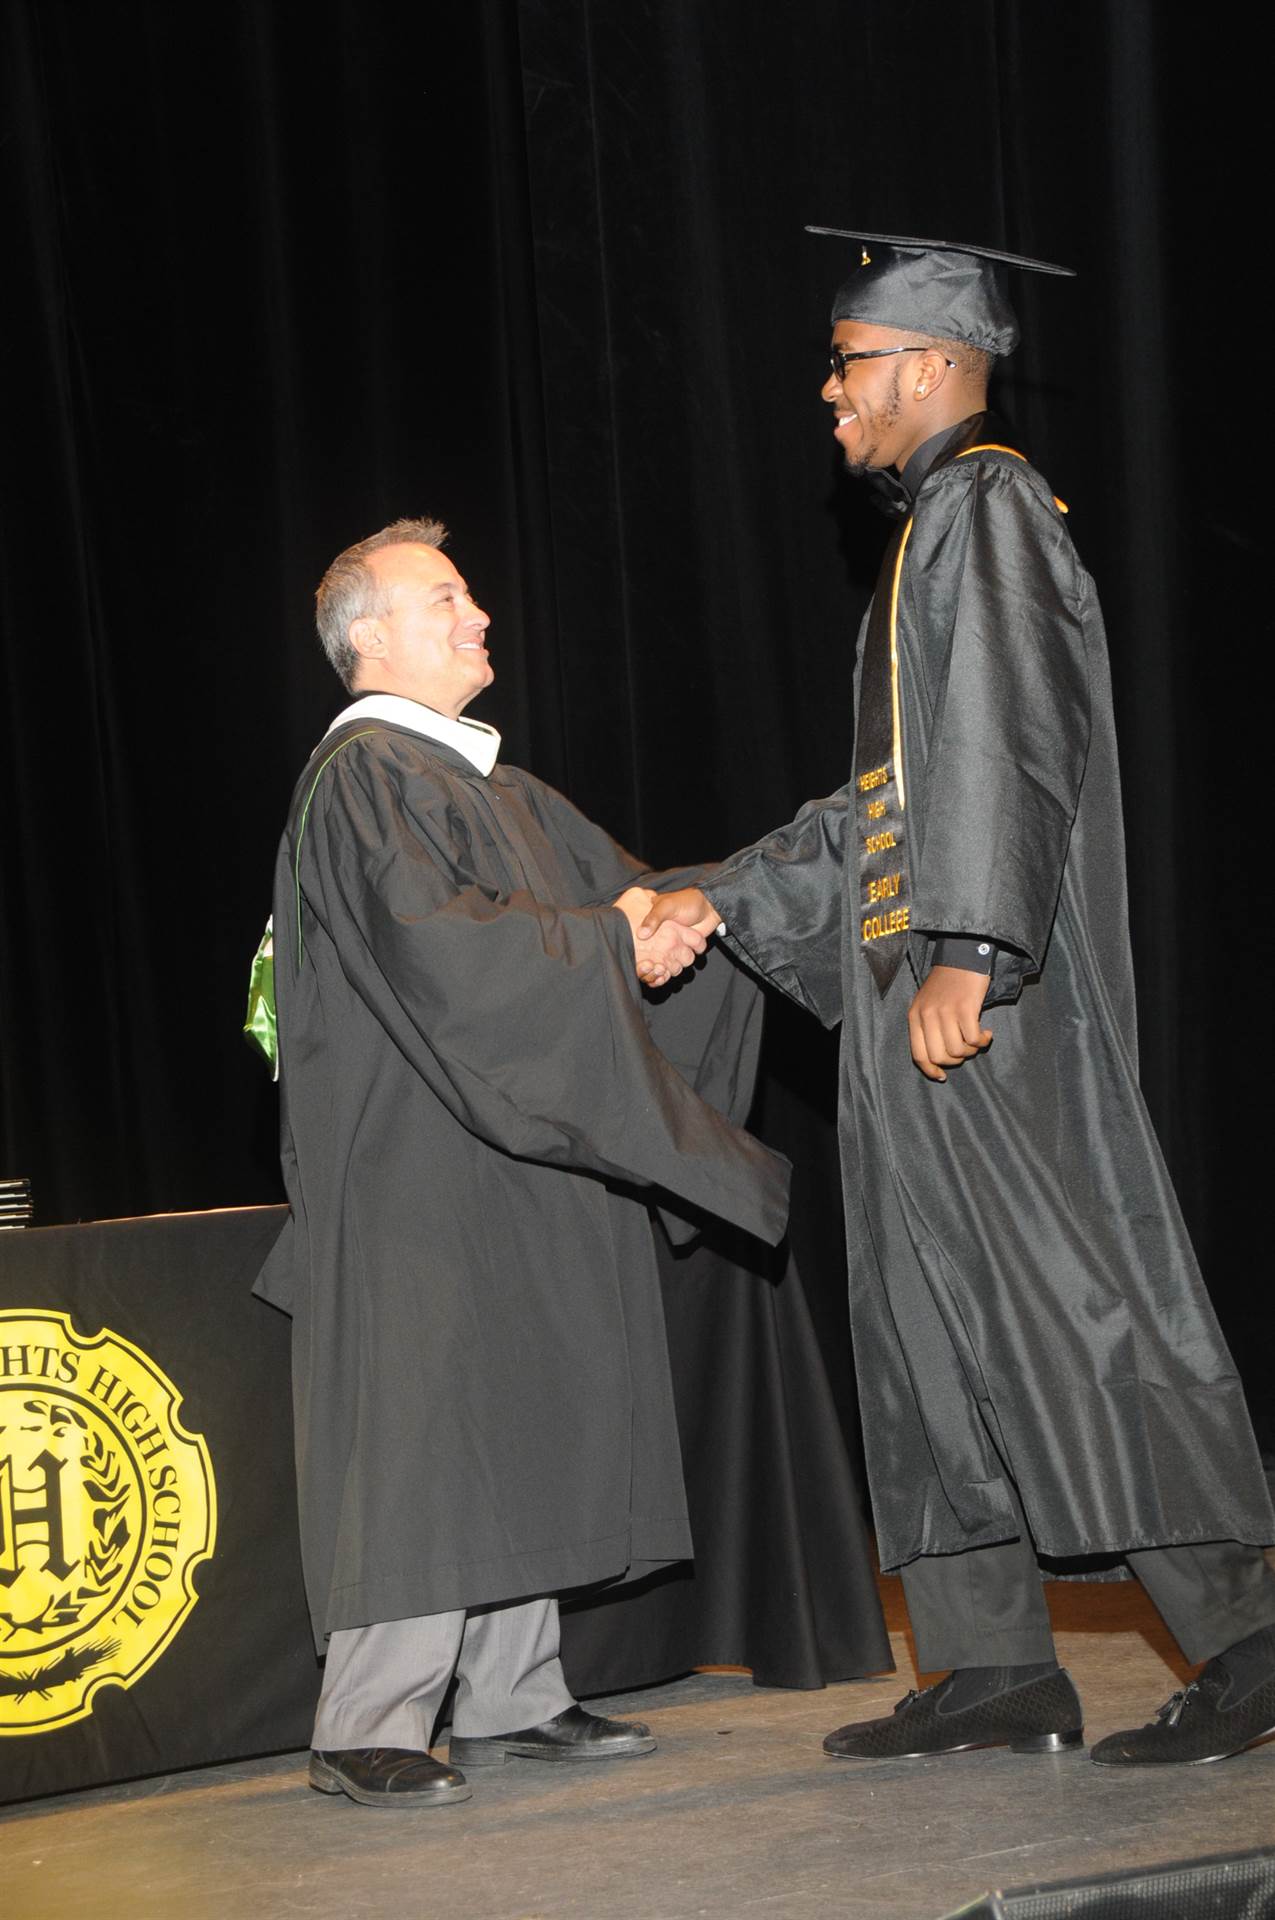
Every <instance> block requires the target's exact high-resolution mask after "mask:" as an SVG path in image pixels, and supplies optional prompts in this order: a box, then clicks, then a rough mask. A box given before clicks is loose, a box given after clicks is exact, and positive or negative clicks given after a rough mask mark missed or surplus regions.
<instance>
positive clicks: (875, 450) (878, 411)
mask: <svg viewBox="0 0 1275 1920" xmlns="http://www.w3.org/2000/svg"><path fill="white" fill-rule="evenodd" d="M902 416H903V376H902V371H901V369H900V367H899V364H898V362H897V361H896V362H895V364H894V369H893V372H892V374H891V378H890V390H889V392H888V393H887V394H886V396H885V399H884V400H883V401H882V402H881V405H880V406H879V407H875V408H874V409H873V413H872V431H873V438H872V440H871V441H868V442H867V444H866V445H865V446H864V448H863V451H862V453H858V454H852V453H847V455H846V472H847V473H853V474H855V475H856V476H858V475H860V474H864V473H874V472H876V471H878V470H879V469H880V468H881V467H888V466H889V465H890V461H889V459H888V458H887V459H884V460H882V459H879V458H878V455H879V454H880V451H881V435H882V434H883V433H888V432H889V431H890V428H891V427H897V426H898V424H899V421H900V419H901V418H902Z"/></svg>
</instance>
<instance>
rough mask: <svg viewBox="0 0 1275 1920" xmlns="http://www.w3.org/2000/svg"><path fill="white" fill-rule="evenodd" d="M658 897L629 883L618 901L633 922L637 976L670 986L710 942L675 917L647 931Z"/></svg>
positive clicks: (648, 984)
mask: <svg viewBox="0 0 1275 1920" xmlns="http://www.w3.org/2000/svg"><path fill="white" fill-rule="evenodd" d="M658 899H659V895H658V894H656V893H653V892H652V891H651V889H650V888H649V887H629V888H628V889H627V890H626V891H625V892H624V893H622V894H621V895H620V897H619V899H618V900H616V901H615V902H614V905H615V906H617V907H618V908H619V910H620V912H621V913H622V914H623V915H624V917H625V919H626V920H627V921H628V923H629V930H630V932H631V933H632V935H633V954H634V962H635V964H636V967H637V976H638V979H639V980H640V981H641V982H642V984H643V986H645V987H663V986H667V984H668V982H669V981H670V980H671V979H673V978H674V977H675V976H676V975H677V974H679V973H681V971H682V969H683V967H690V966H693V965H694V964H695V962H696V960H697V959H698V958H699V956H700V954H702V953H703V952H704V950H705V948H706V947H707V945H708V941H707V939H706V937H705V935H704V934H703V933H702V932H700V931H699V930H698V929H697V928H695V927H692V926H683V925H681V924H680V923H679V922H677V921H676V920H672V919H670V921H669V924H668V925H667V926H660V925H659V924H658V923H657V924H655V925H654V927H653V929H652V931H651V932H649V933H647V931H646V922H647V921H648V920H650V917H651V910H652V906H653V904H654V902H655V901H656V900H658Z"/></svg>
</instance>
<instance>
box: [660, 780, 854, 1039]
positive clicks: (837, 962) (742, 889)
mask: <svg viewBox="0 0 1275 1920" xmlns="http://www.w3.org/2000/svg"><path fill="white" fill-rule="evenodd" d="M849 817H850V788H849V787H848V786H846V787H842V788H840V789H839V791H838V792H836V793H833V794H829V795H828V797H827V798H826V799H823V800H811V801H809V802H808V803H807V805H806V806H804V807H803V808H802V809H801V812H800V813H799V814H798V815H797V817H796V819H795V820H793V821H791V822H790V823H789V825H788V826H786V827H780V828H778V829H777V830H776V831H775V832H774V833H769V834H767V835H766V837H765V838H764V839H762V840H757V841H755V842H754V843H753V845H752V846H751V847H745V848H744V849H743V850H742V852H740V853H735V854H732V855H731V856H730V858H729V859H728V860H725V861H723V862H722V864H721V866H720V867H717V868H715V869H710V870H709V872H708V874H707V876H706V878H705V880H704V882H703V885H704V889H705V891H706V892H707V894H708V897H709V898H710V900H711V901H712V903H713V905H714V906H715V907H716V908H717V911H718V912H719V913H720V914H721V916H722V919H723V920H724V921H725V923H726V930H727V931H726V944H727V946H728V947H730V948H731V949H732V951H734V952H735V953H737V954H738V955H739V957H740V958H741V959H742V960H743V961H744V962H745V963H746V964H747V965H748V966H750V967H751V968H752V969H753V970H754V972H756V973H760V974H763V975H764V976H765V978H766V979H768V980H770V981H771V982H772V983H773V984H774V985H775V986H776V987H778V988H779V989H780V991H781V992H783V993H786V994H787V995H788V997H789V999H791V1000H795V1001H796V1002H797V1005H798V1006H799V1007H804V1008H805V1009H806V1011H807V1012H808V1013H813V1014H814V1015H815V1018H816V1019H818V1020H821V1021H822V1022H823V1024H824V1026H826V1027H835V1026H836V1025H837V1023H838V1021H839V1020H840V1019H841V1016H842V984H841V911H842V893H843V891H844V887H845V859H846V846H847V839H846V836H847V833H848V831H849V826H848V820H849ZM673 884H677V883H676V882H674V883H673Z"/></svg>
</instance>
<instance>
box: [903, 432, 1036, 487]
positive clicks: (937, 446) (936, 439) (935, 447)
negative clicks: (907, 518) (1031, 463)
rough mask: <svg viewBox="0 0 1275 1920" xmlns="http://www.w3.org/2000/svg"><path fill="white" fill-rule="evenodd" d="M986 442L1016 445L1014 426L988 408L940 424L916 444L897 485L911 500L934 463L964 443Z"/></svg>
mask: <svg viewBox="0 0 1275 1920" xmlns="http://www.w3.org/2000/svg"><path fill="white" fill-rule="evenodd" d="M986 442H992V443H994V444H997V445H1000V446H1005V445H1008V446H1009V447H1010V448H1011V450H1012V449H1013V448H1014V446H1015V439H1014V432H1013V428H1012V427H1009V426H1007V425H1006V423H1005V421H1004V420H1002V419H999V418H998V417H997V415H996V414H994V413H992V412H990V411H987V410H985V411H984V412H982V413H972V414H970V416H969V417H968V419H965V420H958V421H957V423H956V425H955V426H954V427H943V428H941V429H940V430H939V432H938V433H935V434H931V436H930V438H929V439H928V440H925V441H923V442H922V443H921V445H920V446H919V447H918V448H917V450H916V452H915V453H914V454H913V455H912V458H911V459H910V460H909V461H908V463H907V465H906V466H905V467H904V469H903V472H902V473H901V474H900V476H899V485H900V486H901V487H902V488H903V490H904V492H905V493H906V494H907V496H908V499H909V500H910V501H911V500H915V499H916V496H917V494H918V493H919V492H920V491H921V488H922V487H923V486H924V484H925V482H926V481H927V480H928V479H929V477H930V475H931V474H932V473H933V471H934V469H935V467H937V466H942V465H946V463H947V462H948V461H949V460H954V459H955V458H956V457H957V455H958V454H960V453H963V452H964V451H965V449H966V448H967V447H976V446H979V445H980V444H982V443H986ZM1023 458H1024V459H1025V458H1026V455H1024V456H1023Z"/></svg>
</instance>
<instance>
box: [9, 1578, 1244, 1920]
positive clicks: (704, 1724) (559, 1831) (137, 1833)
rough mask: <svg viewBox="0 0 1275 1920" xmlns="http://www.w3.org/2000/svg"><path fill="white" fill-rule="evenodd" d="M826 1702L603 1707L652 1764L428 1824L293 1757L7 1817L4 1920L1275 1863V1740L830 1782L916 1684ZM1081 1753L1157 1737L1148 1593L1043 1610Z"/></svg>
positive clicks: (782, 1897)
mask: <svg viewBox="0 0 1275 1920" xmlns="http://www.w3.org/2000/svg"><path fill="white" fill-rule="evenodd" d="M882 1587H883V1592H884V1594H885V1597H886V1604H887V1610H888V1612H889V1615H890V1624H891V1628H892V1632H893V1637H894V1648H895V1658H896V1660H897V1661H898V1664H899V1669H900V1670H899V1673H898V1674H897V1675H892V1676H889V1677H887V1678H885V1679H881V1680H873V1681H866V1682H865V1681H859V1682H856V1683H854V1684H851V1685H846V1686H839V1687H830V1688H828V1689H827V1690H826V1691H824V1692H822V1693H783V1692H770V1691H762V1690H759V1689H757V1688H755V1687H754V1686H753V1685H752V1683H751V1681H749V1680H748V1679H747V1677H746V1676H744V1675H741V1674H738V1673H708V1674H697V1675H694V1676H692V1677H691V1678H689V1679H687V1680H683V1681H679V1682H677V1683H675V1684H672V1685H669V1686H665V1687H659V1688H655V1689H651V1690H649V1691H647V1692H645V1693H643V1694H639V1695H628V1696H625V1697H623V1698H615V1699H611V1700H608V1701H607V1702H606V1708H607V1711H608V1712H618V1713H630V1712H631V1713H634V1714H641V1715H643V1716H644V1717H647V1718H649V1719H650V1721H651V1722H652V1724H653V1726H654V1729H655V1731H656V1732H657V1734H658V1736H659V1740H660V1748H659V1751H658V1752H657V1753H655V1754H653V1755H651V1756H650V1757H649V1758H646V1759H641V1760H633V1761H628V1762H625V1763H616V1764H614V1765H612V1766H609V1767H599V1768H597V1769H596V1770H593V1769H582V1770H579V1771H576V1770H573V1769H568V1768H561V1769H555V1768H551V1767H546V1766H543V1765H540V1766H537V1765H534V1764H531V1763H529V1762H525V1761H523V1762H516V1763H510V1764H508V1765H506V1766H505V1767H503V1768H502V1769H499V1770H484V1771H483V1772H482V1773H479V1774H476V1775H475V1777H474V1778H475V1793H474V1798H473V1799H472V1800H470V1801H468V1802H466V1803H465V1804H463V1805H460V1806H456V1807H450V1808H445V1809H440V1810H438V1811H436V1812H434V1813H430V1814H426V1815H419V1816H395V1815H391V1814H384V1813H375V1812H365V1811H363V1810H362V1809H360V1808H357V1807H355V1806H354V1805H352V1804H351V1803H350V1802H349V1801H347V1800H344V1799H341V1800H334V1799H329V1798H327V1797H325V1796H320V1795H318V1794H316V1793H313V1792H311V1791H309V1789H308V1788H307V1786H306V1784H305V1773H304V1756H301V1755H292V1754H290V1755H286V1756H282V1757H279V1758H275V1759H270V1760H255V1761H250V1762H245V1763H242V1764H239V1765H234V1766H224V1767H215V1768H209V1769H207V1770H204V1771H202V1772H198V1773H186V1774H180V1775H176V1776H172V1777H168V1778H164V1779H155V1780H150V1781H146V1782H143V1783H140V1784H138V1785H134V1786H131V1787H114V1788H104V1789H101V1790H99V1791H97V1792H93V1793H83V1794H75V1795H70V1796H66V1797H64V1798H61V1799H57V1800H45V1801H37V1802H31V1803H28V1804H27V1805H26V1806H22V1807H12V1808H9V1809H7V1810H6V1811H5V1812H3V1813H0V1862H2V1864H0V1910H2V1911H3V1914H4V1916H5V1920H65V1916H68V1915H88V1914H91V1915H92V1916H94V1920H115V1917H116V1916H120V1917H121V1920H123V1916H127V1920H214V1917H215V1920H223V1917H226V1920H229V1917H231V1916H233V1917H234V1920H238V1917H239V1916H247V1917H249V1920H284V1916H288V1920H295V1917H297V1916H309V1915H342V1916H346V1915H348V1916H351V1920H389V1917H391V1916H393V1920H416V1917H417V1916H422V1917H423V1916H434V1915H440V1916H441V1915H446V1916H448V1920H557V1917H558V1916H571V1920H636V1916H639V1915H641V1916H642V1917H643V1920H682V1917H683V1916H688V1917H689V1916H701V1915H714V1916H720V1915H740V1916H744V1917H745V1920H749V1917H750V1916H756V1917H757V1920H768V1917H769V1916H776V1915H785V1916H787V1915H799V1916H803V1917H804V1916H815V1915H830V1916H842V1915H844V1916H852V1917H857V1916H864V1917H865V1920H866V1916H883V1917H884V1916H890V1917H892V1920H893V1917H894V1916H897V1920H937V1917H938V1916H940V1915H944V1914H946V1913H948V1912H949V1911H950V1910H951V1909H953V1908H955V1907H956V1906H958V1905H960V1904H961V1903H963V1902H964V1901H966V1900H968V1899H971V1898H973V1897H974V1896H975V1895H976V1894H978V1893H981V1892H983V1891H985V1890H986V1889H987V1888H988V1887H990V1886H1013V1885H1022V1884H1024V1883H1030V1882H1033V1881H1038V1880H1051V1879H1064V1878H1067V1877H1070V1876H1071V1875H1078V1874H1081V1873H1086V1872H1094V1873H1096V1872H1101V1871H1104V1870H1107V1869H1111V1868H1115V1867H1124V1866H1136V1865H1146V1864H1151V1863H1154V1862H1159V1861H1163V1860H1175V1859H1187V1858H1190V1857H1191V1856H1192V1855H1195V1854H1201V1853H1220V1852H1228V1851H1240V1850H1241V1849H1243V1848H1246V1847H1253V1846H1259V1845H1267V1844H1271V1843H1272V1842H1275V1742H1272V1743H1270V1744H1269V1745H1267V1746H1265V1747H1263V1748H1262V1749H1260V1750H1259V1751H1258V1752H1256V1753H1252V1754H1249V1755H1246V1756H1245V1757H1244V1758H1242V1759H1239V1760H1230V1761H1225V1762H1223V1763H1221V1764H1219V1765H1216V1766H1207V1767H1188V1768H1174V1769H1171V1770H1167V1771H1166V1772H1164V1773H1155V1774H1152V1775H1147V1774H1144V1773H1130V1774H1124V1773H1121V1772H1115V1773H1112V1772H1109V1771H1108V1770H1107V1769H1105V1768H1098V1767H1095V1766H1093V1765H1092V1764H1091V1763H1090V1761H1089V1760H1088V1758H1087V1757H1086V1756H1085V1755H1084V1754H1077V1755H1066V1756H1061V1757H1058V1758H1054V1757H1047V1758H1027V1757H1015V1756H1013V1755H1010V1754H1008V1753H1004V1752H987V1753H971V1754H961V1755H957V1756H954V1757H950V1758H948V1759H946V1760H929V1761H921V1762H915V1761H914V1762H910V1763H904V1762H890V1763H887V1764H884V1765H877V1766H872V1765H867V1764H859V1763H854V1762H836V1761H831V1760H825V1759H824V1758H823V1757H822V1755H821V1754H820V1751H819V1742H820V1740H821V1738H822V1736H823V1734H824V1733H825V1732H827V1730H828V1729H829V1728H830V1727H833V1726H835V1725H837V1724H838V1723H839V1722H841V1721H844V1720H848V1719H851V1718H854V1719H858V1718H862V1717H864V1716H866V1715H869V1714H876V1713H884V1712H888V1711H889V1709H890V1708H891V1706H892V1705H893V1704H894V1702H895V1700H896V1699H898V1698H899V1696H900V1695H901V1693H902V1692H903V1691H904V1689H905V1688H906V1687H908V1686H910V1685H911V1684H912V1683H913V1678H914V1673H913V1666H912V1655H911V1648H910V1644H909V1642H908V1639H907V1637H906V1634H905V1632H904V1630H903V1617H902V1612H901V1608H900V1605H899V1596H898V1591H897V1588H898V1583H897V1582H896V1581H889V1580H887V1581H883V1583H882ZM1050 1600H1051V1605H1052V1607H1053V1610H1054V1619H1055V1625H1056V1627H1057V1629H1058V1633H1059V1642H1060V1645H1061V1648H1062V1652H1063V1658H1064V1659H1065V1661H1066V1663H1067V1665H1068V1666H1069V1667H1070V1668H1071V1671H1072V1673H1073V1674H1074V1676H1075V1678H1076V1681H1077V1683H1078V1685H1079V1687H1080V1689H1081V1693H1082V1696H1083V1698H1084V1700H1085V1704H1086V1710H1087V1716H1088V1727H1087V1731H1088V1734H1089V1737H1090V1738H1092V1739H1098V1738H1100V1737H1101V1736H1102V1735H1103V1734H1104V1733H1109V1732H1111V1731H1112V1730H1113V1729H1115V1728H1117V1727H1121V1726H1130V1725H1136V1724H1140V1723H1141V1722H1142V1721H1143V1720H1146V1719H1149V1718H1150V1716H1151V1712H1152V1710H1153V1709H1154V1708H1155V1707H1156V1706H1157V1705H1158V1704H1159V1703H1160V1701H1161V1700H1162V1699H1163V1698H1164V1697H1166V1695H1167V1694H1168V1693H1170V1692H1171V1691H1172V1690H1173V1688H1174V1687H1175V1686H1176V1685H1178V1684H1180V1680H1181V1672H1180V1670H1171V1668H1172V1665H1173V1662H1174V1660H1175V1658H1176V1656H1175V1654H1174V1652H1173V1649H1172V1644H1171V1642H1169V1641H1168V1640H1167V1637H1166V1635H1165V1634H1164V1631H1163V1629H1162V1628H1161V1627H1160V1625H1159V1623H1158V1620H1157V1617H1156V1615H1155V1614H1154V1613H1153V1611H1152V1609H1151V1607H1150V1605H1149V1603H1148V1602H1147V1601H1146V1600H1145V1599H1144V1598H1143V1596H1142V1594H1141V1593H1140V1591H1139V1590H1138V1589H1136V1588H1135V1587H1133V1586H1132V1585H1130V1586H1127V1587H1126V1586H1120V1587H1110V1586H1108V1587H1087V1588H1083V1587H1071V1586H1069V1587H1061V1586H1057V1585H1055V1586H1053V1587H1051V1589H1050Z"/></svg>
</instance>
